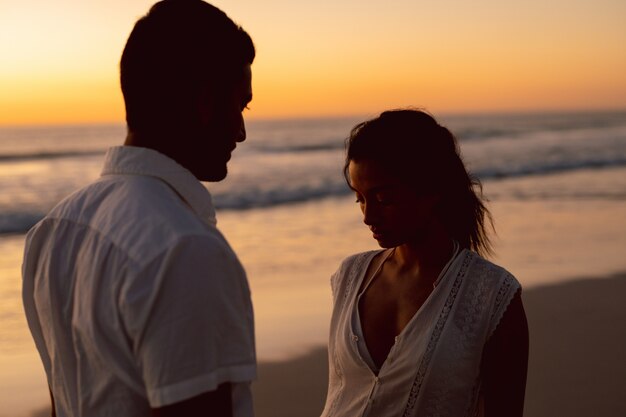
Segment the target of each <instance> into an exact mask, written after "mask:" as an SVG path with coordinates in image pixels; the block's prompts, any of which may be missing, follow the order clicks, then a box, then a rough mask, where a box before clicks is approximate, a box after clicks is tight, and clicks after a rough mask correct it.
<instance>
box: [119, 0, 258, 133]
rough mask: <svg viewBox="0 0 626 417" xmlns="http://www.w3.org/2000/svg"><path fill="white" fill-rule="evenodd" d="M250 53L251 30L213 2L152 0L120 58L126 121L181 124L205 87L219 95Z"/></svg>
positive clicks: (134, 125)
mask: <svg viewBox="0 0 626 417" xmlns="http://www.w3.org/2000/svg"><path fill="white" fill-rule="evenodd" d="M254 57H255V48H254V44H253V42H252V39H251V38H250V36H249V35H248V34H247V33H246V32H245V31H244V30H243V29H242V28H241V27H240V26H238V25H237V24H235V23H234V22H233V21H232V20H231V19H230V18H229V17H228V16H227V15H226V14H225V13H224V12H223V11H221V10H220V9H218V8H217V7H215V6H212V5H210V4H208V3H206V2H204V1H201V0H162V1H160V2H158V3H156V4H154V5H153V6H152V8H151V9H150V11H149V12H148V13H147V14H146V15H145V16H144V17H142V18H141V19H139V20H138V21H137V23H136V24H135V26H134V28H133V30H132V32H131V34H130V36H129V38H128V41H127V42H126V46H125V47H124V52H123V53H122V58H121V61H120V81H121V86H122V93H123V95H124V103H125V105H126V122H127V124H128V127H129V128H130V129H131V130H134V131H148V130H154V129H156V130H159V129H160V128H162V127H163V126H167V124H168V123H170V124H171V125H173V126H179V125H180V123H181V122H184V121H185V120H186V118H187V117H190V116H191V114H192V113H193V105H194V104H195V103H196V102H197V99H198V97H199V95H200V93H201V92H202V91H203V89H207V88H210V89H211V90H210V94H211V96H212V97H213V99H215V100H220V99H221V97H223V95H224V94H227V93H228V92H229V89H230V88H232V85H234V83H235V82H237V81H239V80H241V79H242V77H243V75H244V68H245V66H246V65H247V64H252V61H253V60H254Z"/></svg>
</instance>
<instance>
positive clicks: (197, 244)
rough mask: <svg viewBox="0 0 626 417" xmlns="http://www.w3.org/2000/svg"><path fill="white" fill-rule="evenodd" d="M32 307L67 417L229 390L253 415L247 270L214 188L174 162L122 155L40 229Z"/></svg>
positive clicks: (27, 298)
mask: <svg viewBox="0 0 626 417" xmlns="http://www.w3.org/2000/svg"><path fill="white" fill-rule="evenodd" d="M23 301H24V307H25V311H26V317H27V320H28V324H29V327H30V330H31V333H32V334H33V338H34V340H35V343H36V345H37V349H38V350H39V353H40V355H41V358H42V361H43V364H44V368H45V370H46V374H47V376H48V383H49V385H50V387H51V389H52V392H53V393H54V396H55V398H54V400H55V403H56V408H57V413H58V414H57V415H59V417H63V416H70V415H71V416H75V415H84V416H116V417H117V416H121V415H128V416H130V415H133V416H141V415H149V414H150V408H156V407H161V406H165V405H169V404H173V403H176V402H180V401H182V400H185V399H189V398H191V397H194V396H196V395H199V394H202V393H204V392H207V391H212V390H215V389H216V388H217V386H218V385H219V384H221V383H224V382H231V383H232V386H233V409H234V416H236V417H244V416H246V417H247V416H251V415H252V414H253V411H252V397H251V393H250V382H251V381H252V380H253V379H255V377H256V358H255V348H254V322H253V312H252V303H251V300H250V290H249V286H248V282H247V279H246V275H245V272H244V270H243V268H242V266H241V264H240V263H239V261H238V259H237V257H236V255H235V253H234V252H233V251H232V249H231V248H230V246H229V244H228V242H227V241H226V240H225V238H224V237H223V236H222V234H221V233H220V232H219V231H218V230H217V228H216V220H215V209H214V207H213V204H212V201H211V195H210V194H209V192H208V190H207V189H206V188H205V187H204V186H203V185H202V184H201V183H200V182H199V181H198V180H197V179H196V178H195V177H194V176H193V174H191V172H189V171H188V170H186V169H185V168H183V167H182V166H180V165H179V164H177V163H176V162H175V161H173V160H172V159H170V158H168V157H166V156H165V155H162V154H160V153H158V152H156V151H154V150H150V149H146V148H139V147H128V146H121V147H115V148H111V149H110V150H109V151H108V152H107V155H106V160H105V165H104V169H103V172H102V176H101V178H100V179H99V180H98V181H96V182H95V183H93V184H91V185H89V186H87V187H85V188H84V189H82V190H80V191H78V192H76V193H74V194H73V195H71V196H69V197H68V198H66V199H65V200H64V201H63V202H61V203H60V204H59V205H58V206H57V207H55V208H54V209H53V210H52V211H51V212H50V213H49V214H48V215H47V216H46V218H44V219H43V220H42V221H41V222H39V223H38V224H37V225H36V226H35V227H34V228H33V229H32V230H31V231H30V232H29V233H28V235H27V239H26V248H25V258H24V264H23Z"/></svg>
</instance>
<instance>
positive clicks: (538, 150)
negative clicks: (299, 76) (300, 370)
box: [0, 111, 626, 416]
mask: <svg viewBox="0 0 626 417" xmlns="http://www.w3.org/2000/svg"><path fill="white" fill-rule="evenodd" d="M436 116H437V118H438V120H439V121H440V122H441V123H442V124H444V125H446V126H447V127H448V128H450V130H452V131H453V132H454V133H455V135H456V136H457V138H458V139H459V143H460V146H461V150H462V154H463V157H464V160H465V162H466V164H467V165H468V167H469V168H470V170H471V171H472V172H473V173H474V174H476V175H477V176H478V177H479V178H481V180H482V181H483V185H484V192H485V195H486V196H487V197H488V199H489V200H490V208H491V210H492V212H493V214H494V217H495V221H496V230H497V232H498V234H497V238H496V241H495V243H496V252H497V255H496V257H495V261H496V262H498V263H500V264H501V265H503V266H505V267H507V269H509V270H510V271H512V272H513V273H514V274H515V275H516V276H517V277H518V279H519V280H520V282H522V284H523V285H524V286H525V287H533V286H541V285H547V284H551V283H555V282H562V281H566V280H572V279H577V278H582V277H603V276H607V275H609V274H612V273H617V272H622V271H626V257H625V256H624V253H625V250H626V111H611V112H609V111H607V112H576V113H571V112H569V113H567V112H562V113H557V112H551V113H523V114H522V113H520V114H465V115H453V114H450V115H436ZM362 120H364V118H356V117H353V118H325V119H291V120H253V121H250V122H248V123H247V130H248V139H247V140H246V142H244V143H243V144H241V145H240V146H238V148H237V150H236V151H235V153H234V155H233V158H232V160H231V161H230V163H229V175H228V177H227V179H226V180H225V181H223V182H220V183H210V184H207V187H208V188H209V190H210V191H211V192H212V194H213V197H214V202H215V204H216V206H217V208H218V226H219V227H220V228H221V229H222V231H223V232H224V234H225V235H226V237H227V238H228V240H229V241H230V242H231V244H232V246H233V247H234V249H235V250H236V251H237V252H238V254H239V255H240V257H241V259H242V262H243V264H244V266H245V268H246V271H247V273H248V276H249V280H250V285H251V289H252V295H253V302H254V305H255V314H256V327H257V348H258V352H259V358H260V359H261V360H281V359H285V358H289V357H293V356H294V355H298V354H300V353H302V352H305V351H307V350H308V349H311V348H312V347H316V346H320V345H323V344H324V343H325V339H326V333H327V331H328V319H329V317H330V307H331V303H330V289H329V287H328V281H329V277H330V274H331V273H332V272H333V271H334V270H335V269H336V267H337V266H338V263H339V262H340V261H341V259H342V258H343V257H345V256H347V255H349V254H351V253H354V252H357V251H362V250H369V249H375V248H376V244H375V242H374V241H373V240H372V238H371V236H370V234H369V232H368V231H367V229H366V228H365V227H364V226H363V224H362V221H361V215H360V212H359V209H358V206H357V205H356V204H354V198H353V196H352V195H351V193H350V191H349V189H348V188H347V186H346V184H345V180H344V178H343V175H342V166H343V154H344V139H345V137H346V136H347V135H348V132H349V131H350V129H351V127H352V126H354V124H355V123H357V122H359V121H362ZM124 135H125V128H124V126H122V125H82V126H50V127H40V126H39V127H2V128H0V190H1V192H0V416H5V415H6V416H26V415H30V413H32V412H33V411H34V410H37V409H40V408H42V407H44V406H45V404H46V403H47V401H48V399H47V391H46V388H45V377H44V376H43V371H42V368H41V365H40V363H39V360H38V357H37V354H36V351H35V349H34V346H33V345H32V341H31V340H30V336H29V334H28V330H27V328H26V324H25V320H24V318H23V313H22V308H21V300H20V291H21V284H20V264H21V251H22V246H23V242H24V235H25V233H26V232H27V231H28V229H29V228H30V227H32V226H33V225H34V224H35V223H36V222H37V221H38V220H39V219H41V218H42V217H43V216H44V215H45V213H46V212H47V211H48V210H50V209H51V208H52V207H53V206H54V205H55V204H56V203H58V202H59V201H60V200H61V199H62V198H64V197H65V196H67V195H68V194H70V193H72V192H73V191H74V190H76V189H78V188H80V187H82V186H84V185H86V184H88V183H89V182H91V181H93V180H94V179H96V178H97V177H98V176H99V172H100V169H101V164H102V159H103V155H104V153H105V151H106V149H107V148H108V147H109V146H115V145H119V144H121V143H122V142H123V139H124Z"/></svg>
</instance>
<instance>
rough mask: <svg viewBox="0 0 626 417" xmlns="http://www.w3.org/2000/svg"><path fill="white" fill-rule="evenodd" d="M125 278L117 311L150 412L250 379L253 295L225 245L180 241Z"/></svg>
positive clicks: (212, 241)
mask: <svg viewBox="0 0 626 417" xmlns="http://www.w3.org/2000/svg"><path fill="white" fill-rule="evenodd" d="M130 281H131V282H130V283H129V284H128V285H127V286H126V287H125V288H124V289H123V290H122V293H121V295H120V311H122V316H123V319H124V322H125V327H126V330H127V332H128V336H129V339H130V343H131V345H132V350H133V356H134V357H135V361H136V363H137V364H138V367H139V369H140V373H141V375H142V378H143V380H144V384H145V387H146V391H147V396H148V401H149V403H150V405H151V406H152V407H160V406H164V405H169V404H174V403H176V402H180V401H183V400H185V399H188V398H191V397H194V396H197V395H199V394H202V393H204V392H208V391H213V390H215V389H216V388H217V386H218V385H220V384H221V383H224V382H231V383H238V382H248V381H251V380H253V379H255V377H256V365H255V364H256V360H255V349H254V328H253V326H254V324H253V316H252V304H251V301H250V290H249V287H248V284H247V280H246V276H245V272H244V271H243V268H242V267H241V264H240V263H239V261H238V260H237V258H236V256H235V254H234V253H233V252H232V250H231V249H230V247H229V246H228V244H227V243H226V242H222V241H221V240H220V239H218V238H217V237H213V236H191V237H185V238H182V239H180V240H179V241H177V242H176V244H174V245H171V247H169V248H168V249H167V250H166V251H165V252H164V253H162V255H161V256H159V257H157V258H156V259H154V260H153V261H152V262H151V263H150V264H149V265H148V267H146V268H145V269H144V270H143V271H141V273H140V274H138V275H137V277H135V278H134V279H132V280H130Z"/></svg>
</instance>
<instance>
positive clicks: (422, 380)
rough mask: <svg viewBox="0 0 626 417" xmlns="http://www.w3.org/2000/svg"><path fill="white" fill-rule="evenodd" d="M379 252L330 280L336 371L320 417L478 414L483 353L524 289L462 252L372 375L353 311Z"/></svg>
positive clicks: (356, 259)
mask: <svg viewBox="0 0 626 417" xmlns="http://www.w3.org/2000/svg"><path fill="white" fill-rule="evenodd" d="M380 252H381V251H371V252H365V253H360V254H357V255H353V256H351V257H349V258H347V259H346V260H344V261H343V263H342V264H341V266H340V268H339V270H338V271H337V272H336V273H335V274H334V275H333V277H332V279H331V285H332V289H333V298H334V309H333V315H332V319H331V329H330V340H329V349H328V353H329V367H330V372H329V385H328V394H327V397H326V405H325V407H324V411H323V413H322V417H359V416H363V417H365V416H372V417H386V416H394V417H396V416H407V417H408V416H413V417H417V416H419V417H428V416H433V417H434V416H437V417H462V416H473V415H474V414H475V412H476V409H477V402H478V394H479V391H480V382H481V380H480V361H481V357H482V352H483V347H484V345H485V343H486V341H487V340H488V339H489V337H490V336H491V334H492V333H493V331H494V330H495V328H496V326H497V325H498V323H499V321H500V319H501V318H502V315H503V314H504V312H505V311H506V308H507V306H508V305H509V303H510V301H511V300H512V299H513V296H514V295H515V293H516V292H517V291H518V290H519V289H520V284H519V283H518V282H517V280H516V279H515V278H514V277H513V276H512V275H511V274H510V273H508V272H507V271H506V270H504V269H503V268H501V267H499V266H497V265H494V264H492V263H491V262H489V261H486V260H484V259H483V258H481V257H480V256H478V255H477V254H475V253H473V252H471V251H469V250H462V251H461V252H460V253H459V254H458V255H457V256H456V258H455V259H453V260H452V262H451V263H450V265H449V267H448V269H447V271H445V272H444V274H443V275H442V276H441V277H440V280H439V283H438V285H437V286H436V287H435V288H434V289H433V291H432V293H431V294H430V296H429V297H428V299H427V300H426V301H425V302H424V304H423V305H422V307H421V308H420V309H419V310H418V311H417V313H415V316H414V317H413V318H412V319H411V320H410V322H409V323H408V324H407V326H406V327H405V328H404V329H403V331H402V332H401V333H400V334H399V335H398V337H397V338H396V343H395V344H394V346H393V347H392V348H391V350H390V352H389V355H388V357H387V359H386V360H385V362H384V363H383V364H382V366H381V368H380V369H379V370H378V372H374V371H373V370H372V366H371V365H372V361H371V359H370V358H367V356H369V355H364V354H363V345H361V349H359V344H360V342H362V336H359V335H358V333H360V332H359V329H358V328H355V322H354V311H355V309H357V306H358V304H357V302H358V291H359V288H361V286H362V282H363V279H364V276H365V272H366V271H367V268H368V266H369V264H370V262H371V261H372V259H373V258H374V256H375V255H377V254H378V253H380ZM364 356H366V358H364Z"/></svg>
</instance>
